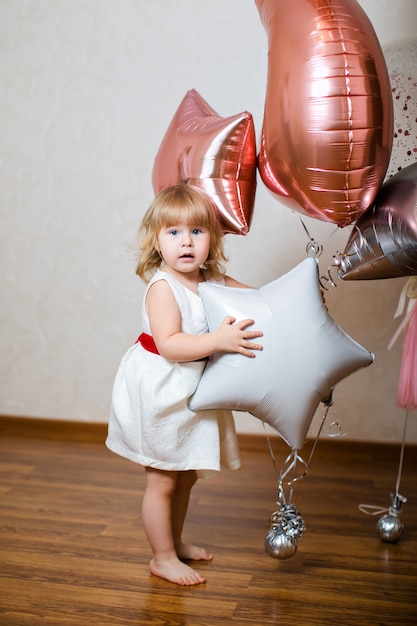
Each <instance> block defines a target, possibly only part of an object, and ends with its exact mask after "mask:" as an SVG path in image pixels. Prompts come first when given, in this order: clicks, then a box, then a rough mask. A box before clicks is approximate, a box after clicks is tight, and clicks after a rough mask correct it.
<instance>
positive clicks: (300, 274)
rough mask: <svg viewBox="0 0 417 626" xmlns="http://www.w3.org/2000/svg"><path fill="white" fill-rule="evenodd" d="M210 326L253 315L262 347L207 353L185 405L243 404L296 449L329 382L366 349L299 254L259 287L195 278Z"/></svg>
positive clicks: (367, 360)
mask: <svg viewBox="0 0 417 626" xmlns="http://www.w3.org/2000/svg"><path fill="white" fill-rule="evenodd" d="M199 291H200V295H201V298H202V300H203V303H204V307H205V310H206V314H207V319H208V325H209V329H210V330H215V329H216V328H218V326H219V325H220V323H221V322H222V320H223V319H224V317H225V316H226V315H230V316H232V317H235V318H236V320H242V319H246V318H250V319H253V320H255V324H256V328H259V329H260V330H262V331H263V333H264V334H263V337H262V338H261V339H260V340H259V341H262V343H263V350H262V351H261V352H259V353H257V354H256V357H255V358H254V359H250V358H248V357H245V356H243V355H241V354H224V353H219V354H216V355H214V356H213V357H212V358H211V359H210V360H209V361H208V363H207V366H206V368H205V370H204V372H203V375H202V377H201V379H200V382H199V385H198V387H197V389H196V391H195V393H194V395H193V397H192V398H191V402H190V408H191V409H193V410H200V409H230V410H235V411H247V412H248V413H251V414H252V415H254V416H255V417H257V418H258V419H260V420H262V421H264V422H266V423H267V424H269V425H270V426H272V427H273V428H275V430H276V431H277V432H278V433H279V434H280V435H281V437H282V438H283V439H284V440H285V441H286V442H287V444H288V445H289V446H291V448H292V449H295V450H299V449H301V448H302V446H303V445H304V441H305V438H306V436H307V432H308V429H309V426H310V423H311V420H312V418H313V416H314V413H315V411H316V409H317V407H318V405H319V404H320V402H325V401H326V400H329V398H330V397H331V392H332V390H333V388H334V386H335V385H336V384H337V383H338V382H339V381H341V380H342V379H343V378H346V377H347V376H348V375H349V374H352V373H353V372H355V371H356V370H358V369H359V368H363V367H366V366H368V365H370V364H371V363H372V362H373V359H374V356H373V354H372V353H370V352H368V350H366V349H365V348H363V347H362V346H361V345H359V344H358V343H357V342H356V341H354V340H353V339H352V338H351V337H349V336H348V335H347V334H346V333H345V332H344V331H343V330H342V329H341V328H340V326H338V325H337V324H336V322H335V321H334V320H333V319H332V318H331V317H330V315H329V313H328V311H327V308H326V307H325V305H324V304H323V299H322V296H321V288H320V283H319V274H318V264H317V260H316V259H314V258H311V257H308V258H306V259H305V260H304V261H303V262H302V263H300V264H299V265H297V266H296V267H295V268H293V269H292V270H291V271H290V272H288V273H287V274H285V275H284V276H282V277H280V278H278V279H277V280H275V281H273V282H272V283H269V284H268V285H265V286H264V287H261V288H260V289H235V288H231V287H225V286H222V285H216V284H214V283H202V284H201V285H200V287H199Z"/></svg>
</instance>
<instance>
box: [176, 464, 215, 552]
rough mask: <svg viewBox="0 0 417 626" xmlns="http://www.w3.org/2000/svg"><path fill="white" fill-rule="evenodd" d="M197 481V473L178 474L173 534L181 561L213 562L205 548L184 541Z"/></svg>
mask: <svg viewBox="0 0 417 626" xmlns="http://www.w3.org/2000/svg"><path fill="white" fill-rule="evenodd" d="M196 481H197V474H196V472H195V471H188V472H178V477H177V484H176V487H175V492H174V495H173V499H172V534H173V537H174V545H175V550H176V552H177V555H178V557H179V558H180V559H192V560H194V561H211V559H212V558H213V557H212V555H211V554H209V553H208V552H207V551H206V550H204V548H199V547H198V546H194V545H192V544H189V543H184V542H183V541H182V530H183V527H184V521H185V517H186V514H187V510H188V503H189V501H190V494H191V489H192V488H193V486H194V485H195V483H196Z"/></svg>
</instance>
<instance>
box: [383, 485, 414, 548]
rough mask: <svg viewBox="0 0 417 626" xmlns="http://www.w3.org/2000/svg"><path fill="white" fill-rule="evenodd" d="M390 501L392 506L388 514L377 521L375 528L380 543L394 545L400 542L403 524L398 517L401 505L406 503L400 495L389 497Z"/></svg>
mask: <svg viewBox="0 0 417 626" xmlns="http://www.w3.org/2000/svg"><path fill="white" fill-rule="evenodd" d="M391 500H392V504H391V506H390V508H389V509H388V513H386V514H385V515H383V516H382V517H381V518H380V519H379V520H378V523H377V525H376V527H377V531H378V534H379V536H380V537H381V539H382V541H386V542H388V543H396V542H397V541H399V540H400V538H401V535H402V532H403V530H404V524H403V522H402V520H400V518H399V515H400V513H401V508H402V505H403V503H404V502H407V499H406V498H404V496H400V494H396V495H395V496H394V495H391Z"/></svg>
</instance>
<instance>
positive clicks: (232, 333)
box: [146, 280, 262, 362]
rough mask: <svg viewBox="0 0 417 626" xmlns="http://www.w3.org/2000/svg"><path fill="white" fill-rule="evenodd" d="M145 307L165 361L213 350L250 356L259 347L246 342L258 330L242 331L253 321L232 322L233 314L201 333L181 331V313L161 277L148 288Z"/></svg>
mask: <svg viewBox="0 0 417 626" xmlns="http://www.w3.org/2000/svg"><path fill="white" fill-rule="evenodd" d="M146 308H147V311H148V316H149V323H150V327H151V333H152V337H153V339H154V341H155V344H156V347H157V348H158V352H159V354H161V355H162V356H163V357H164V358H166V359H168V360H169V361H175V362H185V361H196V360H198V359H202V358H205V357H207V356H209V355H210V354H213V353H214V352H239V353H240V354H244V355H245V356H249V357H254V356H255V354H254V353H253V352H252V351H253V350H262V346H261V345H260V344H257V343H253V342H252V341H250V340H251V339H254V338H256V337H262V333H261V332H260V331H258V330H246V328H247V327H248V326H251V325H252V324H253V323H254V321H253V320H250V319H247V320H241V321H240V322H237V323H234V322H235V319H234V318H233V317H225V319H224V320H223V322H222V323H221V325H220V326H219V328H218V329H217V330H216V331H214V332H212V333H204V334H202V335H191V334H188V333H183V332H181V313H180V310H179V308H178V304H177V302H176V300H175V297H174V294H173V293H172V290H171V287H170V286H169V284H168V283H167V281H165V280H158V281H157V282H156V283H154V284H153V285H152V286H151V287H150V289H149V291H148V294H147V297H146Z"/></svg>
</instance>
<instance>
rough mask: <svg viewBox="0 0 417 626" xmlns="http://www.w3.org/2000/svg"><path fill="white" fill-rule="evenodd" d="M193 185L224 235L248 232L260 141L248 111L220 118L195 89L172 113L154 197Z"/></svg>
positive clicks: (155, 169)
mask: <svg viewBox="0 0 417 626" xmlns="http://www.w3.org/2000/svg"><path fill="white" fill-rule="evenodd" d="M180 182H186V183H190V184H191V185H194V186H196V187H199V188H200V189H202V190H203V191H204V192H206V193H207V194H208V195H209V196H210V198H211V199H212V200H213V201H214V203H215V205H216V207H217V210H218V213H219V216H220V220H221V223H222V226H223V231H224V232H225V233H236V234H241V235H245V234H247V233H248V231H249V229H250V224H251V220H252V213H253V206H254V202H255V191H256V137H255V129H254V123H253V119H252V115H251V114H250V113H248V112H246V111H245V112H243V113H238V114H237V115H233V116H231V117H221V116H220V115H218V114H217V113H216V112H215V111H214V109H212V108H211V106H210V105H209V104H207V102H206V101H205V100H204V99H203V98H202V97H201V96H200V94H199V93H198V92H197V91H196V90H195V89H192V90H190V91H188V92H187V94H186V95H185V97H184V99H183V100H182V102H181V104H180V105H179V107H178V109H177V111H176V113H175V114H174V116H173V118H172V120H171V122H170V124H169V126H168V129H167V131H166V133H165V136H164V138H163V140H162V142H161V145H160V147H159V150H158V153H157V155H156V157H155V162H154V167H153V172H152V183H153V187H154V191H155V193H157V192H158V191H160V190H161V189H163V188H164V187H168V186H170V185H175V184H177V183H180Z"/></svg>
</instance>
